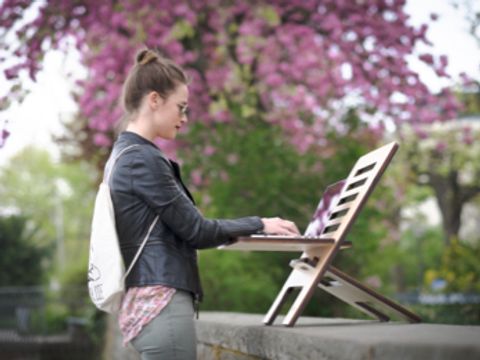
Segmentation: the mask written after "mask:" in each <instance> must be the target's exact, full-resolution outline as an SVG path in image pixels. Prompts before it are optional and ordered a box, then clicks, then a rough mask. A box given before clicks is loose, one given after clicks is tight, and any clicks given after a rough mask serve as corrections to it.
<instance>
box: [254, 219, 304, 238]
mask: <svg viewBox="0 0 480 360" xmlns="http://www.w3.org/2000/svg"><path fill="white" fill-rule="evenodd" d="M262 222H263V232H264V233H265V234H270V235H293V236H294V235H300V232H299V231H298V228H297V225H295V223H294V222H292V221H288V220H284V219H281V218H279V217H275V218H262Z"/></svg>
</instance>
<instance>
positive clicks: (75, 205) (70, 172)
mask: <svg viewBox="0 0 480 360" xmlns="http://www.w3.org/2000/svg"><path fill="white" fill-rule="evenodd" d="M95 178H96V173H95V171H93V169H92V168H91V167H90V166H88V164H85V163H78V162H76V163H68V164H66V163H56V162H55V161H53V159H52V158H51V156H50V155H49V154H48V152H46V151H45V150H42V149H37V148H34V147H27V148H25V149H24V150H22V151H21V152H20V153H18V154H17V155H16V156H14V157H13V158H12V159H11V160H10V162H9V163H7V164H6V165H4V166H3V167H2V168H1V169H0V198H1V199H2V207H3V208H5V209H9V210H10V211H14V212H18V213H20V214H22V215H24V216H26V217H27V218H28V219H29V221H30V222H31V224H32V225H31V226H32V227H34V228H35V229H37V231H36V233H35V236H34V237H32V238H31V241H32V246H33V245H35V246H40V247H42V246H49V247H53V246H58V245H59V244H60V243H63V245H64V250H65V251H64V253H63V254H62V253H61V252H57V253H56V254H55V255H56V256H51V257H50V261H49V264H48V265H49V266H50V268H52V269H53V267H54V265H62V264H68V263H70V262H72V261H75V260H76V259H78V257H79V256H80V257H81V256H82V254H86V253H87V252H88V238H89V232H90V222H91V213H92V206H93V199H94V195H95V189H94V188H93V187H92V184H93V183H94V181H95ZM57 250H58V248H57ZM52 255H53V254H52ZM60 256H62V257H63V258H59V257H60ZM55 259H56V260H57V261H56V262H55V261H54V260H55Z"/></svg>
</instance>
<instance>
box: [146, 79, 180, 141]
mask: <svg viewBox="0 0 480 360" xmlns="http://www.w3.org/2000/svg"><path fill="white" fill-rule="evenodd" d="M187 112H188V88H187V86H186V85H184V84H181V85H179V86H177V88H176V90H175V91H174V92H173V93H171V94H170V96H169V97H168V98H167V99H162V98H161V97H160V96H158V97H157V101H156V103H155V107H154V112H153V125H154V127H155V132H156V136H158V137H161V138H162V139H167V140H173V139H175V137H176V136H177V133H178V131H179V130H180V128H181V127H182V126H183V125H184V124H185V123H186V122H187V121H188V117H187V116H188V115H187Z"/></svg>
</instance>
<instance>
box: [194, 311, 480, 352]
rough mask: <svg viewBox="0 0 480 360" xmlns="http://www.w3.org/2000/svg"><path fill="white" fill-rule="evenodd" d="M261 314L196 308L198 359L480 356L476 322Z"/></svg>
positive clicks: (478, 331)
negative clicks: (285, 320)
mask: <svg viewBox="0 0 480 360" xmlns="http://www.w3.org/2000/svg"><path fill="white" fill-rule="evenodd" d="M262 318H263V315H253V314H242V313H228V312H201V313H200V318H199V320H198V321H197V322H196V325H197V338H198V344H199V348H198V349H199V354H198V355H199V357H198V359H199V360H207V359H208V360H247V359H269V360H287V359H288V360H290V359H315V360H323V359H329V360H331V359H339V360H343V359H344V360H357V359H362V360H363V359H369V360H375V359H389V360H390V359H391V360H395V359H399V360H400V359H401V360H408V359H419V360H420V359H421V360H424V359H436V360H447V359H454V360H459V359H462V360H466V359H480V344H479V340H480V326H458V325H438V324H407V323H396V322H391V323H381V322H377V321H368V320H353V319H338V318H332V319H326V318H311V317H310V318H309V317H301V318H300V319H299V321H298V322H297V325H296V326H295V327H293V328H287V327H284V326H282V325H281V318H280V317H279V318H278V319H277V321H276V324H280V325H274V326H264V325H263V324H262Z"/></svg>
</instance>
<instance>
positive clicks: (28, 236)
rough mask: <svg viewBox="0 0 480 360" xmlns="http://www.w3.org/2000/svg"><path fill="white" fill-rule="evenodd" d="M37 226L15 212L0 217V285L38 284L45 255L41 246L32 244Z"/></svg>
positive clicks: (43, 275)
mask: <svg viewBox="0 0 480 360" xmlns="http://www.w3.org/2000/svg"><path fill="white" fill-rule="evenodd" d="M36 234H37V229H35V228H33V227H32V224H31V222H29V221H28V220H27V218H25V217H23V216H18V215H12V216H5V217H0V249H1V251H0V268H1V269H2V271H1V272H0V286H23V285H37V284H40V283H41V282H42V281H43V279H44V277H45V267H44V263H45V260H46V258H47V256H48V255H49V249H48V248H47V247H45V246H39V245H35V244H34V242H33V240H32V239H34V237H35V236H36Z"/></svg>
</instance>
